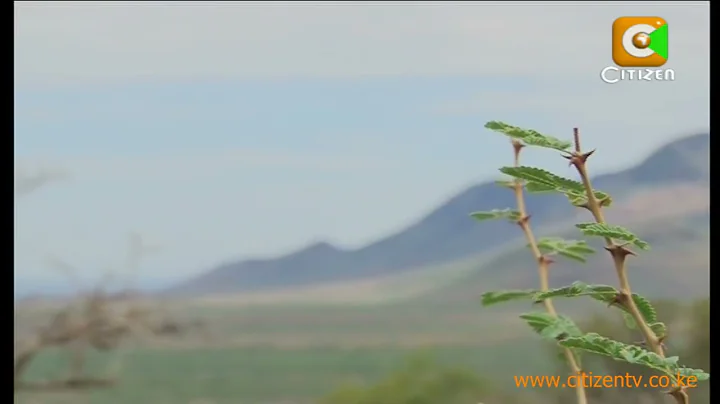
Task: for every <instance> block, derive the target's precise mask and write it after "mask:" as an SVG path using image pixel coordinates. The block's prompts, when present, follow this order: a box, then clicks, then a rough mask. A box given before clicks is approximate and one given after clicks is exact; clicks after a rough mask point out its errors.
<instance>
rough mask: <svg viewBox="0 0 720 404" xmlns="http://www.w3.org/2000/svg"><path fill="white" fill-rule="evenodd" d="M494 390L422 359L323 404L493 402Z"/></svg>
mask: <svg viewBox="0 0 720 404" xmlns="http://www.w3.org/2000/svg"><path fill="white" fill-rule="evenodd" d="M492 390H493V389H492V388H491V385H490V383H489V382H487V381H485V380H483V379H481V378H479V377H478V376H477V375H476V374H475V372H473V371H472V370H469V369H461V368H450V367H446V366H443V365H440V364H438V363H437V362H435V361H433V360H432V359H429V358H427V357H422V356H419V357H415V358H412V359H410V360H409V361H408V362H407V363H406V364H405V365H404V366H403V367H402V368H400V369H398V370H397V371H395V372H394V373H392V374H391V375H389V376H388V377H387V378H385V379H384V380H381V381H380V382H378V383H375V384H371V385H362V384H350V385H346V386H344V387H341V388H339V389H337V390H335V391H334V392H332V393H330V394H329V395H328V396H327V397H325V398H324V399H323V400H321V401H320V403H321V404H437V403H444V404H464V403H476V402H478V401H482V400H485V399H492V398H490V397H489V395H490V393H491V391H492ZM495 399H497V397H495Z"/></svg>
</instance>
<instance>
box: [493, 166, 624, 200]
mask: <svg viewBox="0 0 720 404" xmlns="http://www.w3.org/2000/svg"><path fill="white" fill-rule="evenodd" d="M500 172H501V173H503V174H506V175H509V176H511V177H514V178H517V179H520V180H524V181H526V184H527V185H526V186H529V187H531V189H533V190H534V191H535V192H550V191H555V192H559V193H562V194H564V195H565V196H566V197H567V198H568V200H569V201H570V203H572V204H573V205H574V206H581V205H583V204H585V203H587V193H586V192H585V186H584V185H583V184H582V183H581V182H579V181H574V180H571V179H567V178H563V177H560V176H558V175H555V174H553V173H551V172H549V171H546V170H543V169H542V168H537V167H525V166H521V167H502V168H500ZM530 184H532V185H530ZM593 194H594V195H595V199H597V200H598V201H599V202H600V203H602V204H603V205H604V206H610V204H611V203H612V199H611V198H610V195H608V194H607V193H605V192H602V191H593Z"/></svg>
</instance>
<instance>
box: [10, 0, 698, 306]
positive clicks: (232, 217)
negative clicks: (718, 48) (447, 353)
mask: <svg viewBox="0 0 720 404" xmlns="http://www.w3.org/2000/svg"><path fill="white" fill-rule="evenodd" d="M14 7H15V50H14V72H15V73H14V75H15V90H14V91H15V101H14V102H15V104H14V107H15V109H14V120H15V128H14V141H15V146H14V156H15V178H16V183H18V182H19V181H21V180H22V178H26V176H32V175H34V174H37V173H44V172H50V173H53V174H58V178H57V179H56V180H55V181H52V182H49V183H48V184H46V185H44V186H42V187H39V188H37V189H35V190H34V191H33V192H25V193H22V194H16V197H15V239H14V251H15V270H14V271H15V286H16V292H17V289H19V288H22V289H23V290H26V291H32V290H36V289H39V288H42V287H48V285H51V284H53V285H55V284H56V283H57V282H60V281H62V279H60V278H62V276H61V275H60V274H59V273H58V270H59V265H57V264H53V262H58V261H60V262H65V263H67V264H68V265H70V266H72V267H74V268H75V269H74V270H75V271H76V272H77V274H78V275H77V276H78V277H79V278H80V279H81V281H83V282H89V280H91V279H95V278H97V277H98V276H100V274H101V273H106V272H108V271H110V272H112V273H114V274H117V275H116V276H118V277H125V278H128V277H130V275H129V273H130V270H129V269H128V265H126V264H125V261H126V258H127V256H128V247H127V244H128V242H127V240H128V235H129V234H131V233H135V234H139V235H141V236H142V239H143V240H145V241H146V242H148V243H151V244H154V245H157V246H158V247H159V249H158V251H156V253H155V254H153V255H147V256H145V257H143V259H142V260H141V262H140V264H139V267H137V268H135V269H133V270H132V271H133V273H134V274H135V275H132V276H133V277H135V278H136V279H138V280H137V282H140V283H145V284H151V283H158V284H159V283H167V282H171V281H174V280H178V279H182V278H184V277H187V276H190V275H193V274H198V273H201V272H204V271H207V270H209V269H212V268H213V267H214V266H216V265H218V264H222V263H225V262H229V261H233V260H239V259H243V258H250V257H253V258H254V257H273V256H277V255H281V254H286V253H289V252H292V251H294V250H297V249H300V248H303V247H304V246H307V245H309V244H311V243H314V242H318V241H328V242H331V243H333V244H334V245H336V246H338V247H339V248H357V247H359V246H362V245H365V244H367V243H370V242H372V241H374V240H377V239H379V238H381V237H384V236H387V235H389V234H391V233H393V232H397V231H399V230H401V229H402V228H404V227H405V226H408V225H410V224H411V223H412V222H414V221H416V220H418V219H420V218H421V217H422V216H424V215H426V214H427V213H429V212H430V211H431V210H433V209H434V208H436V207H437V206H439V205H440V204H441V203H443V202H444V201H445V200H447V199H449V198H451V197H452V196H453V195H455V194H457V193H458V192H460V191H462V190H463V189H465V188H467V187H469V186H471V185H474V184H477V183H480V182H482V181H487V180H492V179H494V178H495V177H497V174H498V173H497V167H500V166H502V165H506V164H508V163H509V161H510V159H511V150H510V149H509V148H508V145H507V139H505V138H503V137H502V136H500V135H497V134H494V133H492V132H488V131H487V130H485V129H484V128H483V125H484V124H485V122H487V121H489V120H501V121H506V122H509V123H511V124H514V125H517V126H523V127H531V128H534V129H536V130H539V131H541V132H543V133H547V134H551V135H554V136H557V137H561V138H569V137H570V135H571V133H572V128H573V127H579V128H580V131H581V134H582V136H583V138H584V144H585V146H586V147H588V148H597V149H598V153H597V156H598V157H597V158H596V159H595V160H594V161H593V164H594V165H593V167H592V168H593V169H594V170H595V172H596V173H600V172H608V171H614V170H620V169H623V168H626V167H628V166H631V165H632V164H634V163H635V162H638V161H639V160H640V159H642V158H644V157H645V156H647V155H648V154H649V153H651V152H652V151H653V150H654V149H656V148H657V147H659V146H661V145H663V144H664V143H666V142H668V141H671V140H673V139H676V138H679V137H682V136H685V135H689V134H694V133H698V132H701V131H708V130H709V59H710V52H709V2H678V3H672V2H662V3H653V2H635V3H629V2H606V3H594V2H582V3H572V2H561V3H548V2H532V3H522V2H517V3H512V2H503V3H492V2H483V3H482V4H480V3H473V2H460V3H453V2H450V1H444V2H440V3H432V2H422V3H413V2H401V3H393V2H382V3H372V2H361V3H353V2H342V3H333V2H316V3H313V2H291V3H283V2H267V3H262V2H259V3H253V2H227V3H224V2H213V1H205V2H200V3H196V2H172V1H167V2H152V1H146V2H140V3H132V2H120V1H118V2H111V3H102V2H72V1H67V2H56V3H54V2H37V3H36V2H16V3H15V6H14ZM620 16H659V17H662V18H664V19H665V20H666V21H667V22H668V26H669V57H668V62H667V64H666V65H665V66H663V68H672V69H673V70H675V72H676V79H675V81H666V82H637V81H635V82H621V83H617V84H607V83H604V82H603V81H602V80H601V79H600V75H599V74H600V71H601V70H602V69H603V68H604V67H606V66H612V65H613V61H612V58H611V26H612V22H613V20H614V19H616V18H617V17H620ZM526 164H532V165H535V164H537V165H543V166H545V167H547V168H550V169H553V170H554V171H556V172H558V173H561V174H565V175H571V171H570V170H569V169H568V168H567V166H566V163H565V162H564V160H562V159H559V158H558V156H557V155H556V154H553V153H551V152H542V151H540V152H535V153H533V154H530V153H528V156H527V159H526ZM53 260H54V261H53Z"/></svg>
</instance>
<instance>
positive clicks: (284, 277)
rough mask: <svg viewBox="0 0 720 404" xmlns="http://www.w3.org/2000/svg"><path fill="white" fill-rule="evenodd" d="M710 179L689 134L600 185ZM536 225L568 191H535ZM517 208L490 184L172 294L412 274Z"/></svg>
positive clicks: (460, 252) (490, 238)
mask: <svg viewBox="0 0 720 404" xmlns="http://www.w3.org/2000/svg"><path fill="white" fill-rule="evenodd" d="M708 182H709V134H695V135H691V136H686V137H683V138H680V139H678V140H675V141H673V142H670V143H668V144H665V145H663V146H661V147H659V148H658V149H657V150H656V151H655V152H653V153H651V154H650V155H649V156H648V157H646V158H645V159H644V160H643V161H642V162H640V163H639V164H637V165H635V166H633V167H630V168H628V169H625V170H621V171H618V172H614V173H608V174H603V175H600V176H597V177H596V178H594V181H593V184H594V186H596V187H597V188H598V189H602V190H603V191H607V192H609V193H610V194H612V195H613V197H615V198H616V199H618V198H623V197H628V196H629V195H630V194H632V193H634V192H638V191H639V190H641V189H646V188H653V187H663V186H671V185H673V184H679V183H701V184H705V183H708ZM527 203H528V206H531V207H532V211H533V221H534V224H535V225H536V226H542V225H543V224H546V223H550V222H552V221H553V220H556V219H557V218H559V217H560V216H561V215H565V214H566V213H567V203H566V201H565V200H564V197H563V196H560V195H532V194H531V195H528V196H527ZM513 205H514V197H513V195H512V193H511V192H507V190H503V189H501V188H499V187H497V186H496V185H495V184H494V182H485V183H481V184H478V185H474V186H472V187H469V188H468V189H466V190H464V191H462V192H460V193H458V194H456V195H455V196H453V197H451V198H448V199H447V200H446V202H445V203H443V204H441V205H440V206H439V207H437V208H436V209H434V210H432V211H431V212H429V213H428V214H426V215H425V216H424V217H422V218H421V219H420V220H418V221H416V222H415V223H412V224H410V225H409V226H406V227H404V228H403V229H401V230H399V231H397V232H395V233H393V234H390V235H389V236H387V237H384V238H381V239H379V240H377V241H375V242H373V243H370V244H368V245H365V246H363V247H360V248H357V249H352V250H350V249H341V248H338V247H337V246H334V245H332V244H330V243H328V242H325V241H321V242H316V243H313V244H311V245H309V246H307V247H305V248H303V249H300V250H297V251H294V252H291V253H288V254H284V255H281V256H278V257H276V258H266V259H250V260H244V261H239V262H230V263H226V264H223V265H220V266H218V267H216V268H215V269H212V270H210V271H208V272H206V273H203V274H201V275H199V276H196V277H194V278H191V279H189V280H187V281H185V282H181V283H180V284H177V285H175V286H173V287H171V288H169V289H167V290H165V291H164V294H169V295H204V294H214V293H233V292H242V291H250V290H254V291H258V290H267V289H277V288H286V287H293V286H307V285H313V284H317V283H321V282H333V281H340V280H353V279H363V278H368V277H373V276H378V275H386V274H392V273H400V272H404V271H412V270H413V269H414V268H416V267H420V266H427V265H432V264H441V263H443V262H448V261H452V260H457V259H462V258H463V257H468V256H471V255H476V254H479V253H482V252H483V251H489V250H492V249H493V248H496V247H499V246H501V245H503V243H506V242H508V241H509V240H511V239H514V238H515V237H516V236H517V232H516V230H517V229H515V228H513V227H512V226H506V224H505V223H500V222H497V223H484V224H483V225H482V226H478V225H477V223H474V222H473V221H472V220H469V219H468V213H469V212H471V211H475V210H489V209H494V208H498V207H506V206H513Z"/></svg>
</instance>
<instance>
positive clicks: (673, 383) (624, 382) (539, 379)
mask: <svg viewBox="0 0 720 404" xmlns="http://www.w3.org/2000/svg"><path fill="white" fill-rule="evenodd" d="M513 378H514V379H515V386H516V387H518V388H527V387H549V388H566V387H570V388H575V387H578V386H583V387H585V388H588V389H592V388H605V389H611V388H618V387H619V388H638V387H652V388H656V387H658V388H679V387H690V388H692V387H696V386H697V382H698V380H697V377H696V376H684V375H681V374H677V375H676V376H675V377H674V378H672V377H670V376H667V375H659V376H650V377H648V378H647V379H646V378H644V377H643V376H637V375H631V374H628V373H626V374H624V375H615V376H610V375H594V374H592V372H588V373H584V372H582V373H579V374H576V375H570V376H564V377H563V376H513Z"/></svg>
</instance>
